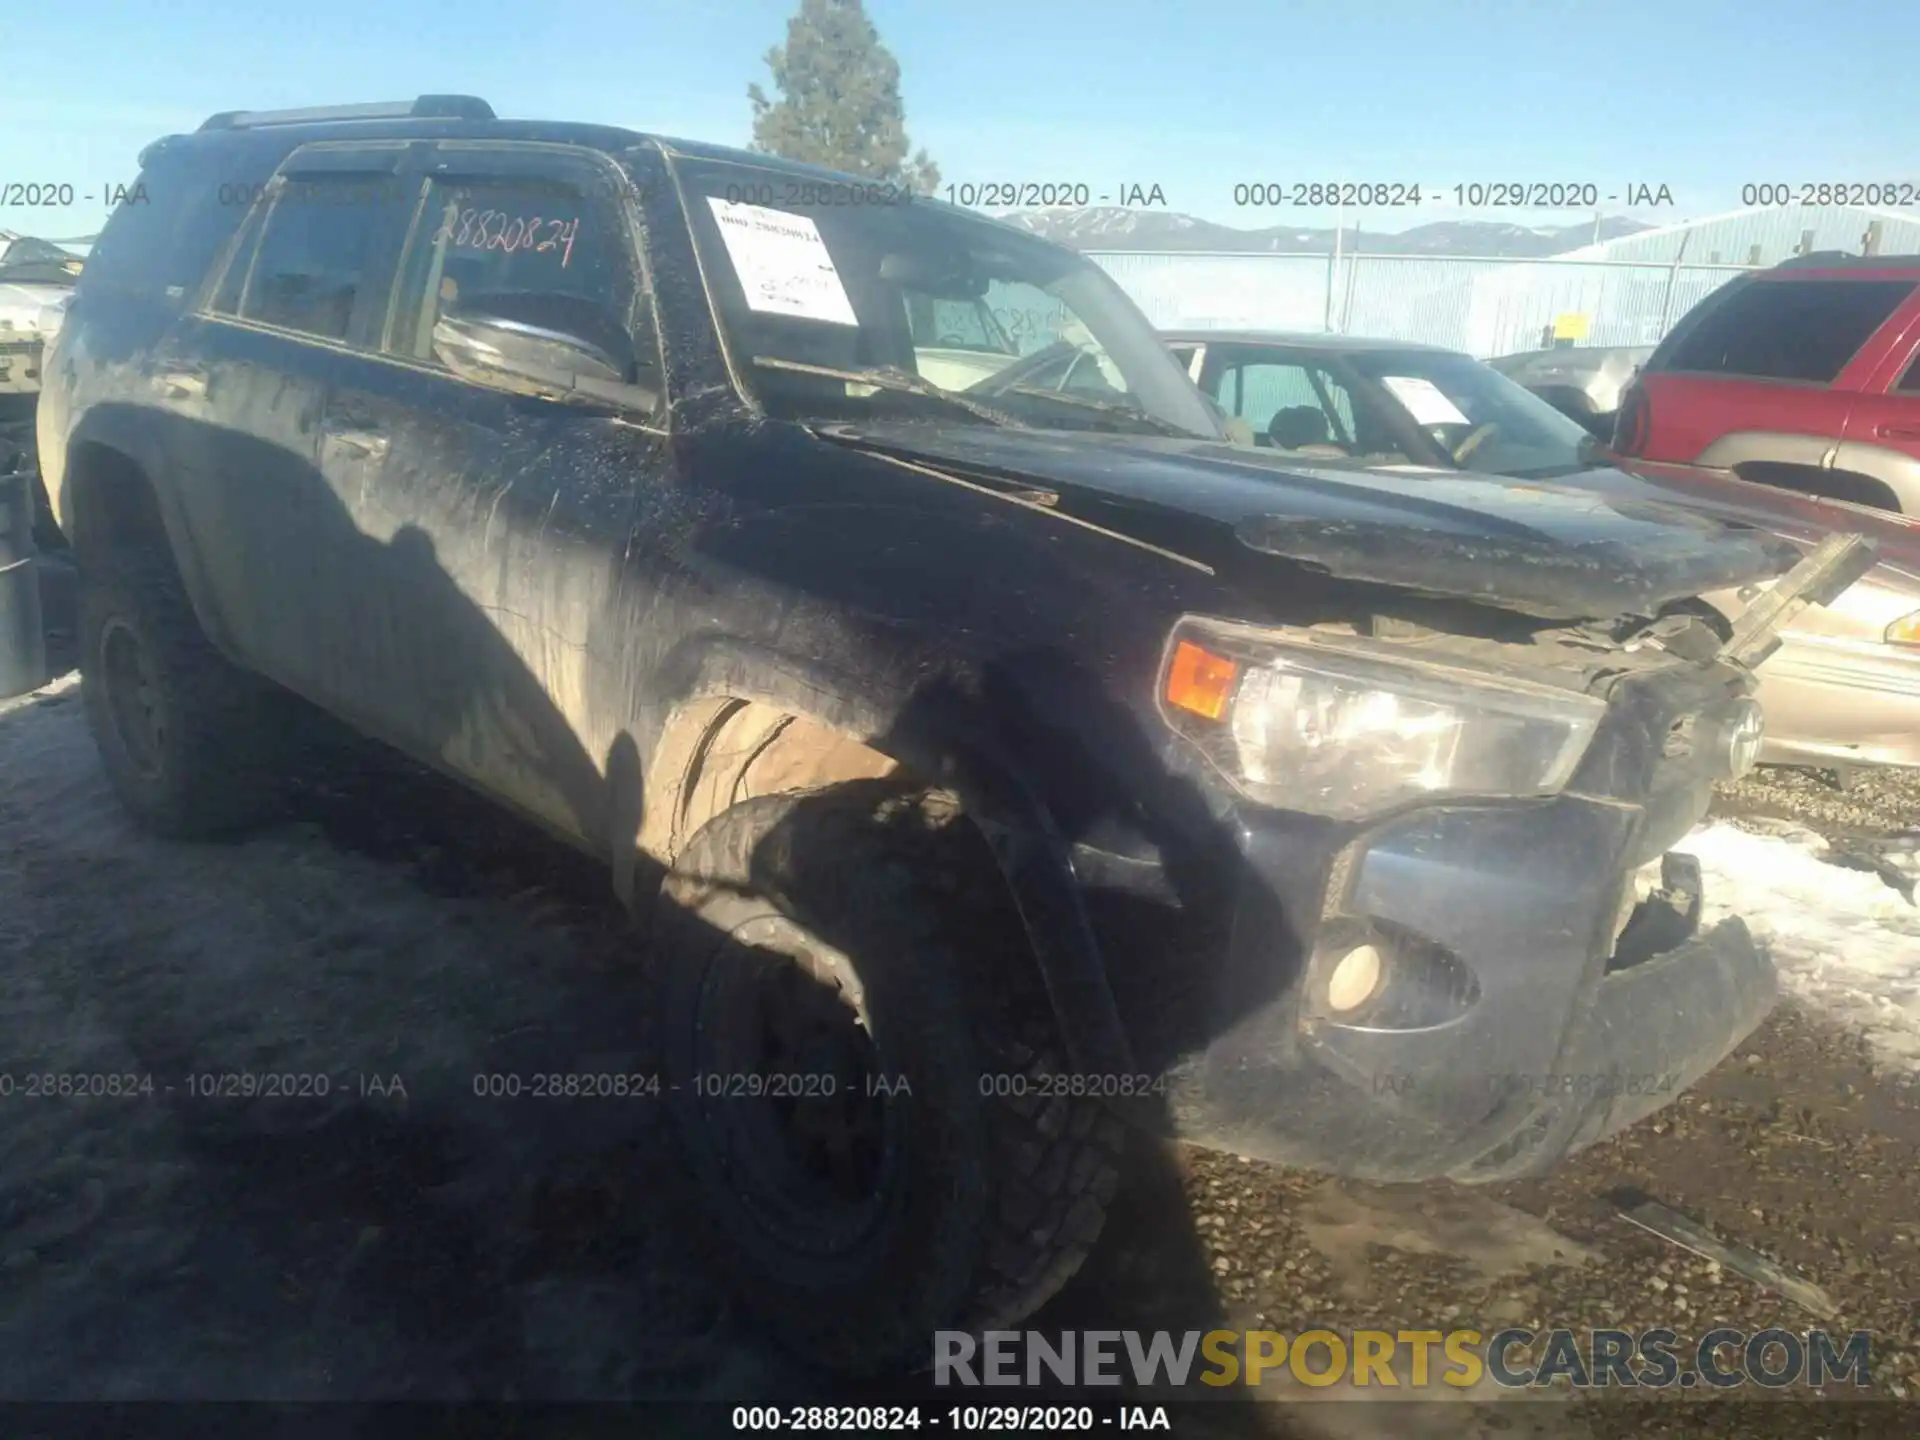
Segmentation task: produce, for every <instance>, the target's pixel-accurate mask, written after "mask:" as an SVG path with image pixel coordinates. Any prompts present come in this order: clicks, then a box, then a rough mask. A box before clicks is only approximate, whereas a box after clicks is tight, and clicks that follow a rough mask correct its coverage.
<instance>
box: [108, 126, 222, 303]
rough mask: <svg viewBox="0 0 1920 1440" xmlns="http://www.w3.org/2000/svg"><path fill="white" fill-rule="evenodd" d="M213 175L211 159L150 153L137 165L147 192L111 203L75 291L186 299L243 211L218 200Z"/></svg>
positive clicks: (172, 300)
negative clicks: (141, 166)
mask: <svg viewBox="0 0 1920 1440" xmlns="http://www.w3.org/2000/svg"><path fill="white" fill-rule="evenodd" d="M220 181H221V172H220V171H219V170H218V168H217V167H215V166H214V165H213V164H212V163H211V162H205V161H203V162H201V163H192V157H191V156H183V155H180V154H177V153H176V154H174V155H171V156H160V157H156V158H155V159H154V160H153V161H152V163H150V164H149V165H148V166H147V168H146V169H144V170H143V171H141V173H140V190H141V192H142V193H143V194H145V195H146V196H147V197H148V198H147V199H145V200H143V201H136V200H124V201H122V202H121V203H120V205H119V206H118V208H116V209H115V210H114V212H113V215H112V217H111V218H110V219H109V220H108V221H107V224H106V227H105V229H103V230H102V231H101V233H100V239H99V241H98V242H97V243H96V244H95V245H94V247H93V250H92V252H91V253H90V254H89V255H88V256H87V263H86V267H85V268H84V269H83V270H82V271H81V272H80V284H79V291H80V293H82V294H93V293H103V292H109V291H113V292H120V293H122V294H132V295H138V296H142V297H145V298H148V299H152V300H156V301H165V302H168V303H171V304H174V305H180V304H184V303H186V300H187V299H188V298H189V297H190V296H191V294H192V292H193V291H194V290H195V289H197V288H198V286H199V285H200V282H201V280H202V279H203V278H204V277H205V275H206V273H207V270H208V267H209V266H211V265H212V264H213V262H214V261H215V260H216V259H217V258H218V256H219V254H220V250H221V247H222V246H223V245H225V243H226V241H227V238H228V237H229V236H230V235H232V234H233V230H234V227H235V226H236V225H238V224H239V223H240V220H241V217H242V216H243V215H244V214H245V213H246V212H245V210H244V209H243V208H242V207H238V206H234V205H227V204H222V203H220V198H219V195H218V190H219V186H220Z"/></svg>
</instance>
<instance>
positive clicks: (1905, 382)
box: [1894, 356, 1920, 395]
mask: <svg viewBox="0 0 1920 1440" xmlns="http://www.w3.org/2000/svg"><path fill="white" fill-rule="evenodd" d="M1894 389H1896V390H1898V391H1899V392H1900V393H1901V394H1902V395H1920V356H1915V357H1914V360H1913V363H1912V364H1910V365H1908V366H1907V373H1906V374H1904V375H1902V376H1901V377H1900V383H1899V384H1898V385H1896V386H1894Z"/></svg>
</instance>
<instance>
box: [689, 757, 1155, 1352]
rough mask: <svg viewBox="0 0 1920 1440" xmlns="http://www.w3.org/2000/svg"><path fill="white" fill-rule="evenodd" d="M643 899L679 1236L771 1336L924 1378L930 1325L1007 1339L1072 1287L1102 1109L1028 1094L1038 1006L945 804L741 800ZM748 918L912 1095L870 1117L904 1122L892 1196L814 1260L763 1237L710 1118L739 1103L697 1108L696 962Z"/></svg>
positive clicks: (1037, 1089)
mask: <svg viewBox="0 0 1920 1440" xmlns="http://www.w3.org/2000/svg"><path fill="white" fill-rule="evenodd" d="M662 897H663V901H664V902H665V903H663V904H661V905H660V906H659V907H658V912H657V915H656V922H657V925H658V927H659V928H658V929H657V931H656V934H657V936H658V938H659V940H660V942H661V943H660V945H659V948H658V951H657V954H658V955H659V957H660V965H661V967H662V984H663V992H664V993H663V1002H664V1003H663V1008H662V1015H663V1019H664V1021H665V1026H666V1045H665V1050H666V1061H667V1066H668V1072H669V1074H668V1078H669V1082H670V1088H669V1099H670V1101H671V1109H672V1112H673V1114H674V1117H675V1121H676V1124H675V1130H676V1132H677V1134H678V1137H679V1139H680V1142H681V1144H682V1147H683V1149H684V1152H685V1154H686V1157H687V1162H688V1165H689V1168H690V1169H691V1172H692V1175H693V1179H694V1182H695V1186H694V1188H695V1198H696V1200H697V1204H696V1206H695V1207H694V1208H695V1211H696V1215H695V1224H696V1225H698V1227H699V1228H700V1229H701V1230H702V1231H703V1232H704V1239H705V1241H706V1244H707V1248H708V1250H709V1253H710V1255H711V1257H712V1259H713V1260H714V1262H715V1263H716V1264H717V1266H718V1267H719V1268H720V1269H721V1270H722V1271H723V1272H724V1273H725V1274H726V1275H727V1276H728V1277H729V1278H730V1280H731V1282H732V1288H733V1289H734V1291H735V1293H736V1295H737V1296H738V1300H739V1303H740V1305H741V1306H742V1308H743V1310H745V1311H746V1312H748V1313H749V1314H750V1315H751V1316H753V1317H754V1318H755V1319H756V1320H757V1321H758V1322H759V1323H760V1324H761V1325H762V1326H763V1327H764V1328H766V1329H767V1330H768V1331H770V1332H771V1334H772V1336H773V1337H774V1338H775V1340H776V1341H777V1342H779V1343H781V1344H783V1345H784V1346H785V1347H786V1348H788V1349H790V1350H792V1351H794V1352H795V1353H797V1354H800V1355H802V1356H803V1357H805V1358H807V1359H810V1360H812V1361H814V1362H816V1363H820V1364H823V1365H826V1366H829V1367H832V1368H833V1369H836V1370H839V1371H842V1372H847V1373H855V1374H870V1373H874V1372H877V1371H881V1370H895V1369H917V1368H923V1367H925V1366H926V1365H927V1364H929V1363H930V1362H931V1360H932V1358H933V1353H934V1349H933V1345H934V1342H933V1334H934V1332H935V1331H936V1330H964V1331H969V1332H972V1333H975V1334H977V1333H979V1332H980V1331H983V1330H987V1329H995V1328H1004V1327H1006V1326H1008V1325H1011V1324H1013V1323H1015V1322H1017V1321H1019V1320H1020V1319H1022V1318H1024V1317H1025V1316H1027V1315H1029V1314H1031V1313H1032V1312H1033V1311H1034V1310H1035V1309H1037V1308H1038V1307H1039V1306H1040V1305H1041V1304H1042V1303H1043V1302H1044V1301H1046V1300H1047V1299H1048V1298H1049V1297H1051V1296H1052V1295H1053V1294H1054V1293H1055V1292H1056V1291H1058V1290H1059V1289H1060V1287H1061V1286H1062V1285H1064V1284H1065V1283H1066V1282H1067V1280H1068V1279H1070V1278H1071V1277H1072V1275H1073V1274H1074V1272H1075V1271H1076V1270H1078V1269H1079V1267H1080V1265H1081V1263H1082V1262H1083V1261H1084V1260H1085V1259H1086V1256H1087V1253H1088V1251H1089V1250H1090V1249H1091V1248H1092V1246H1093V1243H1094V1241H1095V1239H1096V1238H1097V1237H1098V1236H1099V1233H1100V1229H1101V1226H1102V1224H1103V1222H1104V1220H1105V1218H1106V1210H1107V1205H1108V1202H1109V1201H1110V1200H1111V1199H1112V1197H1113V1194H1114V1191H1115V1188H1116V1186H1117V1183H1118V1176H1119V1163H1120V1156H1121V1151H1122V1146H1123V1142H1124V1139H1125V1129H1124V1127H1123V1125H1122V1123H1121V1122H1120V1121H1119V1119H1118V1118H1117V1117H1116V1116H1114V1115H1113V1114H1112V1113H1111V1112H1110V1111H1109V1110H1108V1109H1106V1108H1105V1107H1104V1106H1103V1105H1102V1104H1101V1102H1100V1101H1099V1100H1097V1099H1094V1098H1087V1097H1079V1096H1072V1095H1067V1094H1060V1093H1055V1092H1057V1091H1058V1090H1060V1089H1062V1088H1066V1087H1062V1086H1061V1085H1059V1084H1058V1083H1057V1082H1056V1083H1055V1084H1054V1085H1052V1086H1048V1085H1047V1083H1046V1077H1049V1076H1053V1077H1060V1076H1063V1075H1064V1074H1065V1073H1066V1061H1065V1056H1064V1053H1063V1050H1062V1047H1061V1043H1060V1040H1059V1038H1058V1031H1057V1026H1056V1024H1055V1021H1054V1017H1053V1013H1052V1011H1051V1009H1050V1008H1049V1005H1048V1001H1047V997H1046V993H1045V991H1044V989H1043V988H1042V986H1041V983H1040V979H1039V975H1038V971H1037V968H1036V966H1035V962H1034V960H1033V958H1032V954H1031V951H1030V949H1029V948H1028V946H1027V943H1026V940H1025V936H1024V934H1023V933H1022V932H1021V930H1020V926H1019V921H1018V916H1017V914H1016V912H1015V911H1014V910H1013V907H1012V905H1011V899H1010V896H1009V894H1008V892H1007V890H1006V887H1005V885H1004V883H1003V881H1002V880H1001V877H1000V874H999V871H998V869H997V867H996V866H995V865H994V863H993V859H992V856H991V854H990V852H989V851H988V850H987V848H986V846H985V843H984V841H983V839H982V838H981V836H980V834H979V832H978V831H977V830H976V829H975V828H974V827H973V826H972V825H971V823H969V822H968V821H966V819H965V818H964V816H962V815H961V813H960V811H959V808H958V806H957V804H955V803H954V802H953V801H952V799H951V797H950V796H947V795H944V794H942V793H939V792H933V793H928V792H911V791H903V790H902V788H901V787H900V786H899V785H897V784H894V783H892V782H888V781H859V782H853V783H849V784H844V785H838V786H833V787H829V788H828V789H825V790H816V791H811V792H806V793H803V794H794V795H777V796H766V797H761V798H757V799H752V800H747V801H744V802H742V803H740V804H738V805H735V806H734V807H732V808H731V809H729V810H727V811H725V812H723V813H722V814H720V815H719V816H717V817H716V818H715V819H714V820H712V821H711V822H709V823H708V824H707V825H706V826H704V827H703V828H702V829H701V830H700V831H699V833H698V834H696V835H695V836H694V837H693V839H692V841H691V842H690V843H689V845H688V847H687V849H686V851H685V852H684V853H683V854H682V855H681V856H680V857H679V860H678V862H677V863H676V865H675V866H674V868H673V870H672V872H671V873H670V874H669V875H668V876H667V879H666V881H665V883H664V885H663V887H662ZM768 914H778V915H782V916H784V917H786V918H787V919H788V920H789V921H792V922H794V923H795V924H796V925H798V926H799V928H800V929H801V930H802V931H803V932H804V933H805V934H806V936H807V937H808V938H809V939H810V940H814V939H817V940H823V941H826V942H827V943H828V944H829V945H830V946H831V947H832V948H833V949H834V950H835V951H837V952H838V953H839V954H840V955H841V956H843V957H846V958H848V959H850V960H851V962H852V965H853V969H854V971H855V972H856V973H855V976H854V983H855V984H856V985H857V987H858V990H859V992H861V993H862V994H863V995H864V998H865V1008H866V1017H867V1018H866V1021H865V1024H864V1027H863V1028H865V1029H866V1030H867V1032H868V1034H869V1035H870V1037H871V1039H872V1042H873V1043H874V1045H875V1046H876V1048H877V1049H878V1051H879V1060H880V1065H881V1068H882V1069H883V1071H884V1072H885V1073H887V1074H889V1075H897V1076H904V1077H905V1079H906V1080H907V1082H908V1084H909V1085H910V1087H911V1096H910V1097H908V1096H905V1095H902V1096H900V1097H898V1098H897V1100H891V1101H889V1102H888V1104H890V1105H891V1104H895V1103H898V1104H900V1105H903V1106H904V1107H906V1108H905V1110H904V1111H903V1112H902V1113H903V1114H904V1116H905V1119H904V1121H903V1122H902V1123H903V1132H904V1134H905V1136H906V1140H905V1142H904V1144H902V1146H901V1149H900V1153H901V1155H902V1157H903V1158H902V1163H901V1164H900V1168H899V1171H898V1172H897V1173H898V1176H899V1180H898V1202H899V1203H897V1204H895V1205H893V1206H892V1207H891V1208H889V1209H888V1210H887V1211H886V1212H885V1214H884V1217H883V1218H882V1220H881V1221H880V1222H879V1223H878V1224H877V1225H875V1226H874V1228H873V1229H872V1231H870V1232H866V1233H863V1234H862V1235H861V1237H860V1238H859V1240H858V1242H857V1246H856V1248H852V1249H850V1250H849V1251H847V1252H846V1253H841V1254H835V1255H831V1256H827V1257H822V1256H821V1255H819V1254H817V1253H815V1254H809V1253H807V1251H806V1249H804V1248H803V1247H800V1246H797V1245H794V1244H789V1243H788V1242H787V1239H786V1237H783V1236H782V1235H780V1234H777V1233H774V1232H775V1229H776V1227H775V1226H773V1225H771V1224H765V1223H762V1220H761V1218H760V1216H759V1214H758V1213H757V1212H756V1211H755V1209H754V1208H753V1206H752V1205H751V1204H749V1203H748V1201H747V1200H746V1198H745V1197H744V1194H743V1191H742V1188H741V1187H736V1185H735V1184H734V1183H733V1181H732V1180H731V1179H730V1173H731V1171H730V1164H729V1159H728V1150H727V1145H726V1143H725V1142H724V1140H723V1139H722V1135H721V1130H720V1128H718V1127H717V1126H716V1123H715V1122H716V1118H717V1117H716V1112H715V1109H714V1107H715V1106H716V1105H726V1104H729V1103H738V1102H735V1101H729V1100H726V1099H718V1100H715V1099H712V1098H709V1097H703V1096H701V1095H698V1094H696V1093H694V1091H695V1081H694V1077H695V1075H696V1074H697V1073H698V1072H699V1069H700V1066H701V1064H702V1055H703V1053H710V1052H705V1051H703V1049H702V1042H701V1039H700V1017H701V1015H702V1014H703V1010H702V999H701V997H702V994H703V986H704V985H705V984H706V983H707V981H706V976H707V974H708V973H709V970H710V968H711V965H712V961H713V957H714V956H715V955H716V954H717V953H719V952H720V951H721V950H722V949H723V948H724V947H723V946H722V945H721V943H720V942H721V939H722V937H724V936H726V935H729V934H731V933H733V932H734V931H736V930H737V929H738V927H740V926H742V925H744V924H746V923H748V922H749V921H751V920H752V919H753V918H754V917H756V916H765V915H768ZM836 973H838V972H836ZM836 983H837V982H836ZM983 1077H984V1078H983ZM995 1077H1005V1078H1004V1079H1001V1080H997V1079H996V1078H995ZM1001 1090H1008V1091H1012V1092H1015V1093H1011V1094H1005V1095H1002V1094H999V1093H998V1092H999V1091H1001ZM1043 1090H1044V1092H1045V1093H1043ZM983 1092H986V1093H983ZM889 1193H892V1192H889Z"/></svg>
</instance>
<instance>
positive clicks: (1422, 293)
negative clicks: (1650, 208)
mask: <svg viewBox="0 0 1920 1440" xmlns="http://www.w3.org/2000/svg"><path fill="white" fill-rule="evenodd" d="M1088 258H1089V259H1091V260H1093V261H1094V262H1095V263H1096V264H1098V265H1099V266H1100V267H1101V268H1102V269H1104V270H1105V271H1106V272H1107V273H1108V274H1110V275H1112V276H1113V278H1114V279H1115V280H1116V281H1117V282H1118V283H1119V285H1120V287H1121V288H1122V289H1123V290H1125V291H1126V292H1127V293H1128V294H1129V295H1130V296H1132V297H1133V300H1134V302H1135V303H1136V304H1138V305H1139V306H1140V308H1141V309H1142V310H1144V311H1145V312H1146V313H1147V317H1148V318H1149V319H1151V320H1152V321H1153V323H1154V324H1155V325H1157V326H1159V327H1160V328H1162V329H1169V330H1171V329H1195V330H1200V329H1206V330H1212V329H1244V330H1299V331H1310V332H1318V331H1332V332H1335V333H1338V334H1344V335H1365V336H1372V337H1378V338H1382V339H1390V340H1410V341H1418V342H1421V343H1424V344H1428V345H1444V346H1446V347H1448V348H1449V349H1454V350H1464V351H1466V352H1467V353H1468V354H1470V355H1476V356H1479V357H1480V358H1482V359H1489V358H1492V357H1493V356H1496V355H1511V354H1514V353H1516V352H1518V351H1522V350H1538V349H1541V348H1543V347H1544V346H1546V345H1549V344H1551V343H1552V336H1553V327H1554V323H1555V321H1556V320H1557V319H1559V317H1561V316H1566V315H1577V316H1581V317H1584V320H1585V323H1586V333H1585V334H1584V335H1583V336H1582V337H1581V338H1580V342H1579V343H1581V344H1582V345H1652V344H1655V343H1657V342H1658V341H1659V340H1660V338H1661V337H1662V336H1664V335H1665V334H1666V333H1667V331H1668V330H1669V329H1671V328H1672V326H1673V325H1674V323H1675V322H1676V321H1678V320H1679V319H1680V317H1681V316H1683V315H1685V314H1686V313H1687V311H1688V310H1690V309H1691V308H1692V307H1693V306H1694V305H1696V304H1698V303H1699V301H1700V300H1702V299H1703V298H1705V297H1706V296H1707V295H1709V294H1711V293H1712V292H1713V291H1714V290H1717V289H1718V288H1719V287H1720V286H1722V285H1724V284H1726V283H1727V281H1729V280H1731V279H1732V278H1733V277H1734V276H1736V275H1739V274H1741V273H1743V272H1745V271H1746V270H1748V269H1752V268H1757V267H1751V266H1746V265H1726V264H1700V263H1686V264H1680V263H1672V262H1666V261H1635V260H1562V259H1551V258H1549V259H1539V260H1531V259H1530V260H1503V259H1477V258H1471V257H1463V258H1434V257H1431V256H1420V255H1347V256H1341V257H1339V258H1338V259H1336V258H1334V257H1331V256H1326V255H1214V254H1163V253H1145V252H1122V251H1104V252H1090V253H1089V256H1088Z"/></svg>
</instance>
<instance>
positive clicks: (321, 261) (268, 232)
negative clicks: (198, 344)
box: [215, 175, 400, 340]
mask: <svg viewBox="0 0 1920 1440" xmlns="http://www.w3.org/2000/svg"><path fill="white" fill-rule="evenodd" d="M399 204H400V200H399V194H398V191H397V190H396V187H395V186H394V182H393V179H392V177H391V176H367V175H345V176H340V177H338V178H334V177H308V176H303V177H301V178H300V179H298V180H295V181H291V182H289V183H288V185H287V186H286V188H285V189H284V190H283V191H282V192H281V193H280V195H279V196H278V197H277V198H276V199H275V200H274V202H273V208H272V209H271V210H269V211H268V212H267V217H266V223H265V227H264V230H263V232H262V234H261V236H260V245H259V249H258V250H257V251H256V252H255V253H254V254H253V256H252V258H251V262H250V263H249V260H248V257H247V255H246V254H245V252H244V249H243V250H242V252H241V253H239V254H237V255H236V256H235V261H234V263H235V264H236V265H246V266H247V274H246V278H245V280H244V282H243V285H244V289H243V290H242V292H241V295H240V304H239V314H240V316H241V318H242V319H245V320H252V321H256V322H258V323H259V324H262V325H274V326H278V327H279V328H281V329H283V330H298V331H300V332H301V333H303V334H307V335H313V336H317V337H319V338H320V339H323V340H345V339H346V338H347V332H348V329H349V327H350V325H351V323H352V320H353V313H354V306H355V304H356V303H357V301H358V300H359V298H360V292H361V289H362V287H363V286H364V285H365V284H367V283H369V282H375V283H377V281H378V278H379V274H380V266H379V264H378V258H379V257H378V249H377V241H378V239H379V237H380V236H381V235H382V234H383V233H387V234H390V233H392V232H391V230H389V229H388V228H387V226H388V223H389V222H390V221H391V219H392V218H393V216H394V215H395V213H396V210H397V207H398V206H399ZM220 288H221V291H222V292H223V294H222V295H221V296H220V297H217V298H216V301H215V304H216V306H217V305H218V303H219V299H222V298H225V293H224V292H226V291H227V289H228V287H227V285H226V284H225V283H223V284H222V285H221V287H220Z"/></svg>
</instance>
